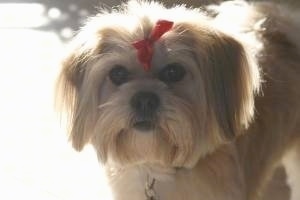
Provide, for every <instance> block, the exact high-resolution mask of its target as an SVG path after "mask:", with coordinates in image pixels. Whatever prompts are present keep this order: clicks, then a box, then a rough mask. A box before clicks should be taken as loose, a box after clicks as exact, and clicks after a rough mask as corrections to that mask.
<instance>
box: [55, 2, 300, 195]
mask: <svg viewBox="0 0 300 200" xmlns="http://www.w3.org/2000/svg"><path fill="white" fill-rule="evenodd" d="M299 19H300V14H299V12H296V11H293V10H292V9H290V8H287V7H284V6H282V5H277V4H274V3H262V2H261V3H246V2H244V1H230V2H224V3H222V4H220V5H212V6H207V7H204V8H201V9H190V8H186V7H185V6H176V7H173V8H170V9H168V8H165V7H164V6H163V5H161V4H160V3H156V2H140V1H130V2H128V3H126V4H124V5H122V6H120V7H119V8H118V9H113V10H112V11H101V13H99V14H98V15H96V16H94V17H92V18H90V20H89V21H88V22H87V24H86V25H85V26H84V27H83V29H82V31H81V32H79V34H78V35H77V37H76V38H75V39H74V41H73V43H72V44H73V45H72V49H71V52H70V54H69V55H68V56H67V58H66V59H65V60H64V62H63V69H62V72H61V75H60V79H59V91H60V93H61V94H62V100H60V101H62V102H63V103H64V104H65V105H66V106H67V108H68V110H69V113H70V119H71V121H70V122H71V130H70V139H71V141H72V144H73V146H74V148H75V149H77V150H81V149H82V148H83V147H84V145H85V144H87V143H91V144H92V145H93V146H94V147H95V149H96V152H97V154H98V156H99V160H100V161H101V163H103V164H104V166H105V168H106V170H107V175H108V177H109V180H110V184H111V187H112V191H113V195H114V199H116V200H129V199H130V200H143V199H149V200H150V199H152V200H154V199H160V200H202V199H203V200H254V199H260V198H261V197H262V194H263V191H264V186H265V185H266V184H267V182H268V181H269V180H270V177H271V175H272V173H273V171H274V169H275V168H276V167H277V165H278V164H279V163H280V160H281V159H282V157H283V156H284V154H285V153H287V152H288V151H290V150H292V149H293V148H294V147H295V146H296V145H299V140H300V20H299Z"/></svg>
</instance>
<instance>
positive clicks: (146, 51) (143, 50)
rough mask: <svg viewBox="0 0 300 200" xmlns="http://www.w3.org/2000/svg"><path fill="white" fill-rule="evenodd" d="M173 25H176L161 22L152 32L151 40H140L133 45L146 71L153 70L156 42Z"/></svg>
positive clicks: (165, 21)
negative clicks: (152, 62) (152, 63)
mask: <svg viewBox="0 0 300 200" xmlns="http://www.w3.org/2000/svg"><path fill="white" fill-rule="evenodd" d="M173 24H174V23H173V22H171V21H167V20H159V21H158V22H157V23H156V25H155V27H154V28H153V30H152V31H151V34H150V37H149V38H146V39H143V40H139V41H137V42H134V43H133V44H132V45H133V46H134V47H135V48H136V50H137V57H138V59H139V61H140V62H141V63H142V65H143V67H144V69H145V71H149V70H150V68H151V60H152V56H153V45H154V42H156V41H157V40H159V39H160V38H161V36H162V35H163V34H165V33H166V32H168V31H169V30H170V29H171V28H172V26H173Z"/></svg>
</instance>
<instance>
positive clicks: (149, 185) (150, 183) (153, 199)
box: [145, 174, 158, 200]
mask: <svg viewBox="0 0 300 200" xmlns="http://www.w3.org/2000/svg"><path fill="white" fill-rule="evenodd" d="M154 184H155V178H151V177H150V176H149V174H148V175H147V180H146V184H145V196H146V200H158V198H157V195H156V193H155V191H154Z"/></svg>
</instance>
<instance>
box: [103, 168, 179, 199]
mask: <svg viewBox="0 0 300 200" xmlns="http://www.w3.org/2000/svg"><path fill="white" fill-rule="evenodd" d="M178 170H180V169H179V168H172V167H164V166H161V165H156V164H137V165H130V166H119V165H108V166H106V171H107V175H108V177H109V181H110V184H111V185H112V188H123V189H124V190H126V192H125V191H123V192H120V191H118V192H114V193H115V194H120V193H123V194H124V193H125V194H126V193H135V194H137V193H140V195H137V196H140V197H141V196H143V197H141V198H142V199H145V200H158V199H160V198H159V194H158V192H157V190H156V188H157V184H158V183H159V182H171V181H173V180H174V179H175V175H176V173H177V171H178ZM125 179H127V180H125ZM123 181H125V182H130V183H136V184H135V186H132V187H129V188H127V189H125V188H126V187H118V184H119V183H121V182H123ZM116 199H126V198H124V197H121V198H120V197H117V198H116Z"/></svg>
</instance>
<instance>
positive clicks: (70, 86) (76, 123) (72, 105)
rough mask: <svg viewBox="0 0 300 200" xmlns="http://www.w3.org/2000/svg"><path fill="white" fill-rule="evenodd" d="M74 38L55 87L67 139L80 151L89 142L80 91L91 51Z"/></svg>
mask: <svg viewBox="0 0 300 200" xmlns="http://www.w3.org/2000/svg"><path fill="white" fill-rule="evenodd" d="M79 41H80V40H78V38H75V39H74V40H73V42H72V43H71V45H70V49H69V51H68V52H69V53H68V54H67V56H66V57H65V58H64V59H63V61H62V69H61V72H60V74H59V77H58V80H57V86H56V102H57V105H58V107H59V109H60V110H61V111H67V118H68V119H67V121H68V125H69V127H68V128H69V130H68V132H69V139H70V141H71V142H72V145H73V147H74V148H75V149H76V150H78V151H80V150H82V148H83V147H84V145H85V144H86V143H87V142H88V141H89V135H88V133H87V131H86V130H85V127H86V120H85V119H83V118H84V117H86V116H82V114H81V109H82V108H80V107H82V106H81V103H80V102H81V100H80V91H81V90H82V84H83V80H84V76H85V71H86V65H87V63H88V59H89V58H90V57H92V54H93V49H91V48H90V47H88V46H87V45H86V44H85V43H84V42H79Z"/></svg>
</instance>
